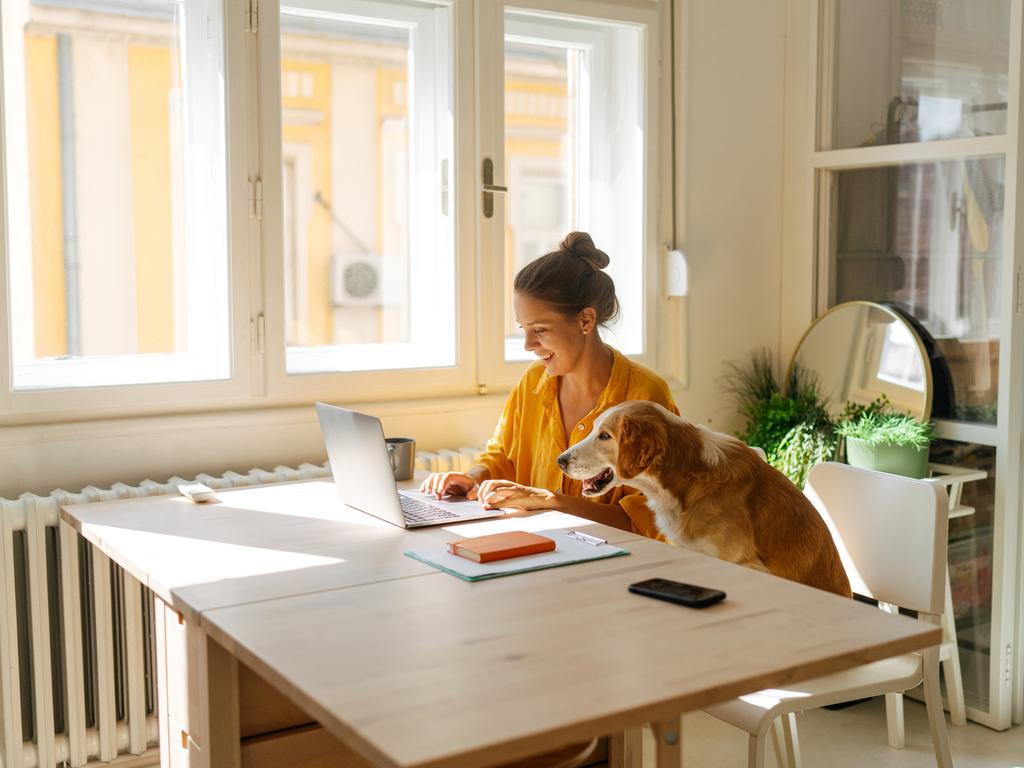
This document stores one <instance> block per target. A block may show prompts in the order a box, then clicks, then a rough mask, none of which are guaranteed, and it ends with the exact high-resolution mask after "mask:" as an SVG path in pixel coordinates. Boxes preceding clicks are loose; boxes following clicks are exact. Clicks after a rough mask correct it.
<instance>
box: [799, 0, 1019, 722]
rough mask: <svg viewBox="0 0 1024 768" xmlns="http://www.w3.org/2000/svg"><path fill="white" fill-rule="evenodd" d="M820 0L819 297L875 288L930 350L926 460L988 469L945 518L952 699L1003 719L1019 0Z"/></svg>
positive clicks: (1015, 425)
mask: <svg viewBox="0 0 1024 768" xmlns="http://www.w3.org/2000/svg"><path fill="white" fill-rule="evenodd" d="M818 14H819V15H818V25H817V26H818V30H819V35H820V44H819V47H818V50H819V52H820V61H819V68H818V83H817V85H818V87H817V90H816V92H817V94H818V99H819V103H818V105H817V107H818V108H817V114H818V126H817V136H816V151H815V152H814V166H815V168H816V170H817V186H818V195H817V222H818V232H819V239H818V242H817V264H818V276H819V280H818V286H817V288H818V301H817V305H818V310H819V312H820V311H823V310H825V309H827V308H828V307H831V306H834V305H835V304H839V303H842V302H845V301H852V300H857V299H864V300H870V301H878V302H884V303H888V304H890V305H892V306H894V307H896V308H897V309H898V310H900V311H901V312H903V313H905V314H906V315H908V316H909V317H911V318H913V320H914V321H915V324H916V326H917V327H918V330H919V332H920V333H921V335H922V336H923V337H924V338H925V344H926V347H929V348H930V349H931V350H932V352H931V356H932V372H933V379H934V391H933V413H932V418H933V420H935V422H936V426H937V430H938V434H939V438H940V439H938V440H937V441H936V442H935V443H934V444H933V446H932V452H931V461H932V462H933V463H937V464H945V465H952V466H956V467H963V468H970V469H981V470H984V471H985V472H986V477H985V479H984V480H978V481H973V482H969V483H966V484H965V485H964V487H963V496H962V499H961V504H962V509H963V510H965V511H966V510H969V512H966V513H965V514H963V515H961V516H958V517H956V518H955V519H951V520H950V528H949V569H950V582H951V591H952V603H953V613H954V615H955V622H956V636H957V642H958V645H959V653H960V664H961V670H962V677H963V686H964V692H965V702H966V706H967V713H968V717H969V718H971V719H973V720H976V721H978V722H981V723H984V724H986V725H989V726H991V727H994V728H1006V727H1008V726H1009V724H1010V694H1011V687H1012V686H1011V683H1012V664H1013V655H1014V653H1013V648H1012V643H1013V642H1014V616H1015V600H1014V576H1015V573H1016V566H1017V558H1018V556H1019V552H1018V547H1017V542H1018V536H1017V531H1018V518H1019V514H1020V512H1019V503H1018V501H1019V498H1020V489H1019V480H1018V477H1019V474H1020V462H1021V457H1020V450H1021V448H1020V417H1021V414H1020V403H1019V399H1020V398H1019V397H1018V398H1013V397H1011V393H1012V391H1013V383H1014V382H1015V383H1016V386H1017V387H1019V386H1020V381H1019V378H1015V377H1016V376H1017V374H1016V373H1015V370H1016V368H1019V366H1020V361H1019V360H1017V361H1016V366H1015V365H1014V362H1015V358H1018V357H1019V351H1017V347H1018V346H1019V345H1015V344H1013V343H1012V341H1013V339H1014V338H1015V335H1016V334H1017V333H1018V331H1017V330H1016V329H1015V325H1019V319H1017V318H1018V317H1019V314H1018V313H1019V306H1018V303H1019V296H1018V295H1017V294H1016V293H1015V291H1014V289H1013V286H1014V284H1015V283H1016V276H1017V274H1018V269H1019V266H1018V265H1017V263H1016V257H1015V251H1016V250H1017V249H1015V247H1014V244H1015V242H1019V238H1020V235H1019V234H1018V233H1017V231H1016V228H1015V215H1014V214H1015V206H1016V205H1017V203H1016V196H1017V178H1016V168H1017V165H1018V161H1017V149H1016V147H1017V141H1018V136H1017V133H1018V130H1019V129H1018V127H1017V126H1018V125H1019V120H1018V119H1017V111H1018V110H1019V109H1020V105H1019V104H1018V103H1017V99H1016V98H1015V95H1016V93H1017V84H1018V83H1019V78H1020V27H1021V6H1020V3H1012V4H1011V1H1010V0H1001V1H1000V2H992V3H986V4H984V5H983V6H979V5H977V4H975V3H970V2H967V0H963V1H962V2H947V3H937V2H924V3H921V2H916V1H915V2H911V1H910V0H897V1H895V2H891V1H890V0H825V1H824V2H822V3H820V4H819V5H818ZM1011 95H1013V96H1014V97H1013V98H1011Z"/></svg>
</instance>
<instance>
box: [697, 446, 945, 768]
mask: <svg viewBox="0 0 1024 768" xmlns="http://www.w3.org/2000/svg"><path fill="white" fill-rule="evenodd" d="M804 493H805V494H806V495H807V497H808V498H809V499H810V500H811V502H812V503H813V504H814V506H815V507H817V509H818V511H819V512H820V513H821V516H822V517H823V518H824V520H825V522H826V523H827V524H828V526H829V529H830V530H831V531H832V536H833V538H834V539H835V542H836V546H837V548H838V549H839V554H840V557H842V559H843V565H844V566H845V568H846V572H847V575H848V576H849V577H850V585H851V586H852V587H853V591H854V592H855V593H857V594H860V595H865V596H867V597H871V598H874V599H875V600H878V601H879V602H880V603H882V604H883V610H890V611H895V610H896V606H899V607H902V608H908V609H910V610H913V611H917V612H918V615H919V617H920V619H921V620H922V621H927V622H929V623H932V624H938V623H939V621H940V620H941V615H942V611H943V608H944V603H945V589H946V544H947V539H946V536H947V526H948V510H947V508H946V507H947V501H946V492H945V489H943V488H941V487H939V486H936V485H933V484H930V483H927V482H924V481H922V480H911V479H909V478H904V477H898V476H896V475H888V474H884V473H881V472H872V471H869V470H865V469H857V468H855V467H850V466H847V465H846V464H835V463H831V462H829V463H825V464H819V465H817V466H815V467H813V468H812V469H811V471H810V473H809V475H808V478H807V486H806V488H805V489H804ZM922 682H923V683H924V696H925V702H926V704H927V707H928V722H929V725H930V727H931V734H932V744H933V746H934V747H935V761H936V763H937V764H938V766H939V768H952V765H953V761H952V758H951V757H950V752H949V736H948V734H947V732H946V719H945V713H944V712H943V710H942V698H941V695H940V693H939V648H938V646H934V647H931V648H927V649H925V650H923V651H921V652H920V653H908V654H906V655H904V656H897V657H895V658H891V659H885V660H883V661H876V662H874V663H871V664H865V665H863V666H860V667H855V668H853V669H850V670H847V671H845V672H840V673H837V674H834V675H828V676H827V677H820V678H816V679H814V680H808V681H806V682H803V683H799V684H795V685H792V686H789V687H788V688H787V689H786V690H765V691H760V692H758V693H754V694H751V695H749V696H743V697H741V698H739V699H734V700H732V701H728V702H725V703H724V704H719V705H716V706H713V707H710V708H708V709H706V710H705V711H707V712H708V713H709V714H711V715H713V716H715V717H717V718H718V719H720V720H724V721H725V722H727V723H730V724H732V725H735V726H736V727H737V728H742V729H743V730H745V731H746V732H747V733H748V734H750V738H749V741H748V756H749V766H750V768H763V766H764V764H765V747H766V736H767V733H768V730H769V729H771V730H772V740H773V743H774V746H775V753H776V756H777V758H778V762H779V765H780V766H786V765H788V766H789V768H799V766H800V747H799V742H798V739H797V732H796V717H795V714H794V713H796V712H802V711H804V710H807V709H814V708H817V707H822V706H826V705H829V704H838V703H841V702H846V701H853V700H855V699H862V698H866V697H869V696H878V695H880V694H886V713H887V720H888V728H889V743H890V744H891V745H893V746H896V747H902V746H903V743H902V741H903V708H902V702H903V698H902V695H901V694H902V692H903V691H906V690H909V689H911V688H914V687H916V686H917V685H919V684H920V683H922Z"/></svg>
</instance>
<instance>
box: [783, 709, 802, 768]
mask: <svg viewBox="0 0 1024 768" xmlns="http://www.w3.org/2000/svg"><path fill="white" fill-rule="evenodd" d="M782 731H783V733H784V734H785V735H786V763H787V764H788V765H789V768H800V737H799V735H798V734H797V730H796V713H795V712H790V713H789V714H788V715H783V717H782Z"/></svg>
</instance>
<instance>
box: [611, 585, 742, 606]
mask: <svg viewBox="0 0 1024 768" xmlns="http://www.w3.org/2000/svg"><path fill="white" fill-rule="evenodd" d="M629 591H630V592H635V593H636V594H638V595H646V596H647V597H653V598H656V599H658V600H667V601H668V602H670V603H679V605H685V606H688V607H690V608H706V607H707V606H709V605H714V604H715V603H717V602H720V601H722V600H724V599H725V592H723V591H722V590H720V589H708V588H707V587H698V586H696V585H695V584H684V583H682V582H681V581H671V580H669V579H647V580H646V581H638V582H637V583H636V584H630V585H629Z"/></svg>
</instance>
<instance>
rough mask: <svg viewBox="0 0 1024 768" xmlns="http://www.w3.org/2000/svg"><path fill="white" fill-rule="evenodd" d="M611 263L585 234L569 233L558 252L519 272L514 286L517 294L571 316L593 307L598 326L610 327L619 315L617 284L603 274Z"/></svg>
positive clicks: (605, 254)
mask: <svg viewBox="0 0 1024 768" xmlns="http://www.w3.org/2000/svg"><path fill="white" fill-rule="evenodd" d="M609 261H610V259H609V258H608V254H607V253H605V252H604V251H602V250H599V249H598V248H597V246H595V245H594V241H593V240H592V239H591V237H590V235H588V234H587V233H586V232H570V233H569V234H568V235H566V236H565V239H564V240H563V241H562V244H561V245H559V246H558V250H556V251H551V253H548V254H545V255H544V256H541V257H540V258H538V259H534V260H533V261H531V262H530V263H529V264H527V265H526V266H525V267H523V268H522V269H521V270H519V272H518V273H517V274H516V279H515V283H514V285H513V287H514V289H515V292H516V293H522V294H524V295H526V296H529V297H531V298H534V299H539V300H540V301H544V302H546V303H548V304H550V305H551V306H552V307H554V308H555V309H557V310H558V311H559V312H562V313H563V314H565V315H566V316H568V317H573V316H574V315H576V314H578V313H579V312H580V311H582V310H583V309H584V308H586V307H593V308H594V310H595V311H596V312H597V324H598V325H607V324H608V323H609V322H611V321H612V320H614V319H615V318H616V317H618V316H619V300H618V299H617V298H615V283H614V282H612V279H611V277H609V276H608V273H606V272H603V271H602V270H603V269H604V268H605V267H607V266H608V263H609Z"/></svg>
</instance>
